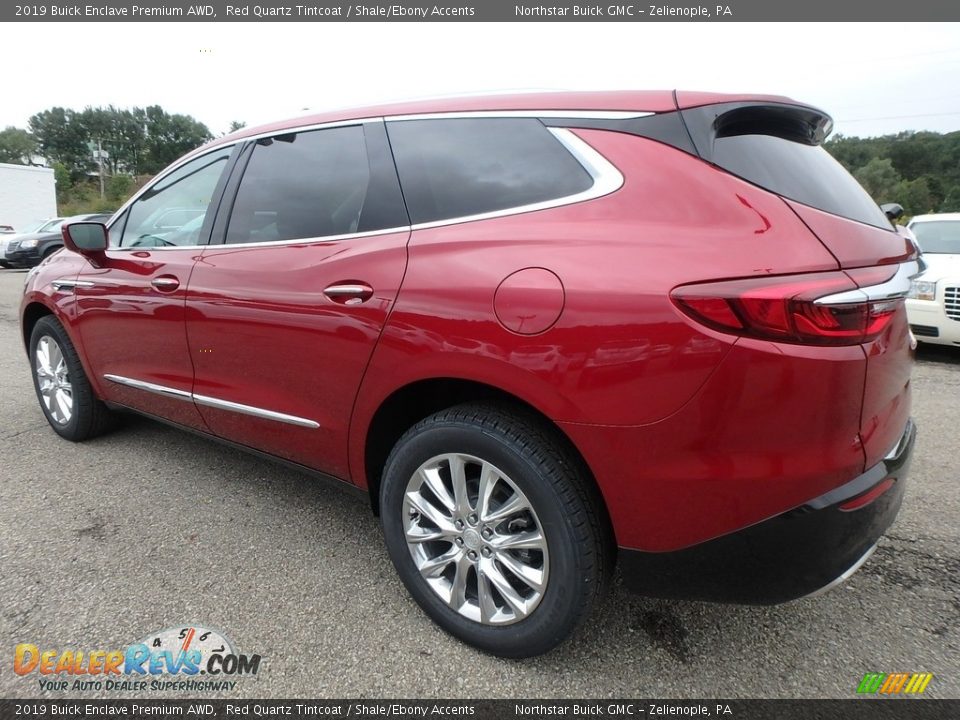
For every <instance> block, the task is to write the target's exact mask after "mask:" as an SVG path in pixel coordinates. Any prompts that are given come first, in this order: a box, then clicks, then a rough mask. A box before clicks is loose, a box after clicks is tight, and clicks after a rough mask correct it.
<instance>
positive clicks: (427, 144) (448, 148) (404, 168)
mask: <svg viewBox="0 0 960 720" xmlns="http://www.w3.org/2000/svg"><path fill="white" fill-rule="evenodd" d="M387 129H388V133H389V135H390V144H391V146H392V147H393V153H394V157H395V158H396V161H397V171H398V172H399V174H400V183H401V185H402V186H403V193H404V197H405V199H406V201H407V210H408V211H409V213H410V221H411V222H413V223H414V224H419V223H428V222H436V221H441V220H450V219H455V218H465V217H469V216H471V215H479V214H482V213H489V212H496V211H498V210H508V209H511V208H517V207H521V206H524V205H532V204H534V203H541V202H547V201H550V200H556V199H558V198H563V197H567V196H570V195H576V194H577V193H580V192H583V191H585V190H588V189H589V188H590V187H591V186H592V185H593V178H592V177H591V175H590V173H588V172H587V171H586V170H585V169H584V167H583V166H582V165H581V164H580V163H579V162H578V161H577V160H576V158H574V157H573V156H572V155H571V154H570V153H569V152H568V151H567V149H566V148H565V147H564V146H563V144H562V143H561V142H560V141H559V140H557V138H556V137H555V136H554V135H553V134H552V133H551V132H550V131H549V130H548V129H547V128H546V127H545V126H544V125H543V123H541V122H540V121H539V120H537V119H536V118H476V119H473V118H471V119H453V120H401V121H394V122H388V123H387Z"/></svg>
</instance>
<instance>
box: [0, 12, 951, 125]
mask: <svg viewBox="0 0 960 720" xmlns="http://www.w3.org/2000/svg"><path fill="white" fill-rule="evenodd" d="M2 49H3V57H4V60H5V63H6V70H5V72H4V73H3V76H4V77H3V81H2V83H0V127H5V126H7V125H17V126H19V127H26V123H27V119H28V118H29V117H30V115H32V114H33V113H35V112H38V111H40V110H44V109H47V108H49V107H52V106H54V105H61V106H64V107H70V108H75V109H82V108H83V107H85V106H87V105H93V106H96V105H107V104H113V105H116V106H119V107H130V106H134V105H138V106H145V105H153V104H158V105H161V106H163V108H164V109H166V110H167V111H169V112H179V113H187V114H190V115H193V116H194V117H196V118H197V119H198V120H200V121H202V122H204V123H206V124H207V126H208V127H209V128H210V129H211V131H213V132H214V134H219V133H222V132H225V131H226V129H227V126H228V124H229V122H230V121H231V120H241V121H244V122H246V123H247V124H248V125H255V124H259V123H261V122H266V121H270V120H276V119H281V118H284V117H289V116H292V115H298V114H301V112H302V110H303V109H305V108H309V109H311V110H314V111H321V110H325V109H332V108H339V107H349V106H353V105H361V104H371V103H379V102H383V101H392V100H401V99H407V98H419V97H425V96H431V95H443V94H454V93H472V92H481V91H490V90H496V91H508V90H528V89H537V90H556V89H571V90H581V89H582V90H588V89H661V88H665V89H673V88H680V89H687V90H716V91H723V92H759V93H772V94H778V95H789V96H791V97H793V98H795V99H798V100H803V101H805V102H809V103H812V104H814V105H817V106H819V107H821V108H823V109H824V110H826V111H827V112H829V113H830V114H831V115H832V116H833V117H834V119H835V120H836V126H835V127H836V132H840V133H843V134H844V135H860V136H869V135H880V134H886V133H892V132H898V131H901V130H937V131H940V132H949V131H953V130H960V80H958V78H960V24H950V23H939V24H920V23H916V24H868V23H857V24H854V23H850V24H841V23H835V24H825V23H824V24H819V23H813V24H799V23H774V24H762V23H736V24H729V23H727V24H720V23H716V24H713V23H675V24H668V23H649V24H647V23H629V22H624V23H536V24H534V23H467V22H465V23H443V24H440V23H424V24H419V23H393V24H391V23H331V24H323V23H297V24H295V23H276V24H273V23H213V24H208V23H176V24H174V23H149V22H144V23H75V24H69V23H53V24H50V23H48V24H17V25H16V26H14V25H13V24H7V25H6V27H5V32H4V38H3V42H2ZM11 63H14V65H11ZM15 68H16V69H15Z"/></svg>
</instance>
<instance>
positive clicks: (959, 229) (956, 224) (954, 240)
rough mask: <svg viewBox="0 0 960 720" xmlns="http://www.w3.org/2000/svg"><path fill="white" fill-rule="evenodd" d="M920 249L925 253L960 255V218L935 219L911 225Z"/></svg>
mask: <svg viewBox="0 0 960 720" xmlns="http://www.w3.org/2000/svg"><path fill="white" fill-rule="evenodd" d="M910 229H911V230H913V234H914V235H916V236H917V242H918V243H919V244H920V249H921V250H922V251H923V252H925V253H930V254H939V253H951V254H955V255H960V220H934V221H931V222H918V223H914V224H913V225H912V226H911V227H910Z"/></svg>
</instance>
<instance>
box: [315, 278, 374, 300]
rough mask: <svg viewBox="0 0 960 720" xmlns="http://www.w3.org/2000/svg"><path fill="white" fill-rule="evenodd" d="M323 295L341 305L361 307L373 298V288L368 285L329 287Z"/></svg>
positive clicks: (347, 284)
mask: <svg viewBox="0 0 960 720" xmlns="http://www.w3.org/2000/svg"><path fill="white" fill-rule="evenodd" d="M323 294H324V295H326V296H327V297H328V298H330V299H331V300H332V301H333V302H335V303H339V304H340V305H359V304H360V303H362V302H366V301H367V300H369V299H370V298H372V297H373V288H372V287H370V286H369V285H367V284H366V283H338V284H336V285H329V286H327V288H326V289H325V290H324V291H323Z"/></svg>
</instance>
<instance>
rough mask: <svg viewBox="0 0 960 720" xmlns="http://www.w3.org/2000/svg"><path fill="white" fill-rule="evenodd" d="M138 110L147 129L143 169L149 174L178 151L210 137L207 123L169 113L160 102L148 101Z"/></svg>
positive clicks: (198, 143)
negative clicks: (155, 103) (147, 104)
mask: <svg viewBox="0 0 960 720" xmlns="http://www.w3.org/2000/svg"><path fill="white" fill-rule="evenodd" d="M141 112H142V117H143V121H144V127H145V129H146V147H145V150H146V153H145V155H146V156H145V158H144V161H143V164H142V171H143V172H146V173H148V174H153V173H157V172H159V171H160V170H162V169H163V168H165V167H166V166H167V165H169V164H170V163H172V162H173V161H174V160H176V159H177V158H179V157H180V156H181V155H183V154H185V153H187V152H189V151H190V150H193V149H194V148H196V147H199V146H200V145H203V144H204V143H205V142H208V141H210V140H212V139H213V135H211V134H210V130H209V129H207V126H206V125H204V124H203V123H201V122H198V121H197V120H195V119H193V118H192V117H190V116H189V115H170V114H169V113H167V112H166V111H164V109H163V108H161V107H160V106H159V105H151V106H150V107H148V108H146V109H144V110H142V111H141ZM135 114H136V109H135Z"/></svg>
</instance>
